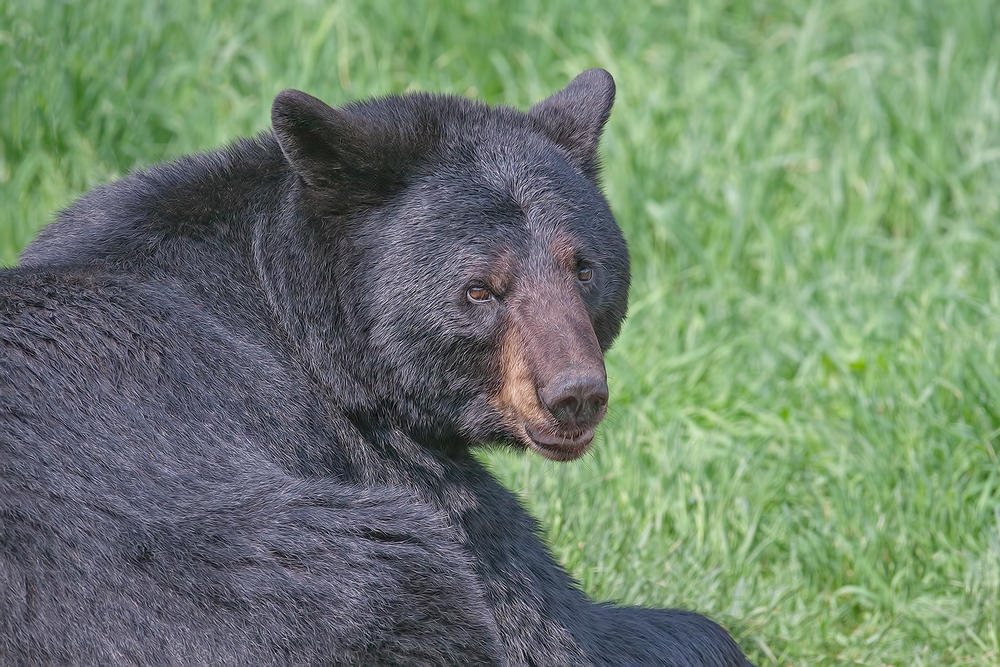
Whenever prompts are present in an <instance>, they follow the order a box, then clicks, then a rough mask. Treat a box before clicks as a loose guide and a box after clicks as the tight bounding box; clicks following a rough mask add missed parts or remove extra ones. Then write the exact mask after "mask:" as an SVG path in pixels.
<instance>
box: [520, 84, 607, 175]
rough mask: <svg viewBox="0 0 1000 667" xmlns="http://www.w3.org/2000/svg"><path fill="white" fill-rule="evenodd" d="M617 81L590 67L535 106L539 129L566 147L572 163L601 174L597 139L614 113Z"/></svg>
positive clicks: (534, 117) (533, 115)
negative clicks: (612, 110) (612, 107)
mask: <svg viewBox="0 0 1000 667" xmlns="http://www.w3.org/2000/svg"><path fill="white" fill-rule="evenodd" d="M614 101H615V80H614V79H613V78H611V75H610V74H609V73H608V72H606V71H605V70H603V69H588V70H587V71H586V72H584V73H583V74H580V75H579V76H577V77H576V78H575V79H573V80H572V81H570V83H569V85H568V86H566V87H565V88H563V89H562V90H560V91H559V92H557V93H554V94H553V95H551V96H549V97H548V98H546V99H544V100H542V101H541V102H539V103H538V104H536V105H535V106H533V107H531V110H530V111H529V112H528V118H529V119H530V120H531V122H532V125H533V126H534V128H535V129H536V130H538V131H539V132H541V133H542V134H544V135H545V136H546V137H548V138H549V139H551V140H552V141H553V142H555V143H556V144H557V145H558V146H560V147H562V148H563V150H565V151H566V153H567V155H568V156H569V159H570V162H572V163H573V165H574V166H576V167H577V168H579V169H580V170H581V171H583V172H584V173H585V174H587V175H588V176H590V177H591V178H595V177H596V176H597V164H598V162H597V142H598V140H599V139H600V138H601V130H602V129H603V128H604V124H605V123H606V122H607V121H608V117H609V116H610V115H611V105H612V104H614Z"/></svg>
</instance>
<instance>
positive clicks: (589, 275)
mask: <svg viewBox="0 0 1000 667" xmlns="http://www.w3.org/2000/svg"><path fill="white" fill-rule="evenodd" d="M576 277H577V279H579V281H580V282H581V283H589V282H590V281H591V280H592V279H593V277H594V270H593V269H592V268H590V267H589V266H581V267H580V269H579V270H578V271H577V272H576Z"/></svg>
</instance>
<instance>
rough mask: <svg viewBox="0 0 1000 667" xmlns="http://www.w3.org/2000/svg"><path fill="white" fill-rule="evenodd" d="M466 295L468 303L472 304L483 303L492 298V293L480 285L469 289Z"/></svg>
mask: <svg viewBox="0 0 1000 667" xmlns="http://www.w3.org/2000/svg"><path fill="white" fill-rule="evenodd" d="M466 295H467V296H468V297H469V301H472V302H473V303H483V302H485V301H489V300H490V299H492V298H493V293H492V292H490V291H489V290H488V289H486V288H485V287H483V286H482V285H475V286H473V287H470V288H469V291H468V292H466Z"/></svg>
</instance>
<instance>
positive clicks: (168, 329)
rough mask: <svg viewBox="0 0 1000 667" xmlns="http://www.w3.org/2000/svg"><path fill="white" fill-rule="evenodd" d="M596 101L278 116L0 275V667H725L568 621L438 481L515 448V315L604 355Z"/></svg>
mask: <svg viewBox="0 0 1000 667" xmlns="http://www.w3.org/2000/svg"><path fill="white" fill-rule="evenodd" d="M613 95H614V84H613V82H612V81H611V78H610V76H608V75H607V73H605V72H601V71H590V72H587V73H584V74H583V75H581V77H579V78H578V79H576V80H575V81H574V82H573V83H572V84H571V85H570V86H569V87H568V88H567V89H565V90H564V91H560V92H559V93H557V94H556V95H554V96H552V97H551V98H549V99H548V100H546V101H543V102H542V103H540V104H539V105H538V106H536V107H535V108H534V109H532V111H531V112H530V113H528V114H523V113H520V112H517V111H514V110H512V109H508V108H503V107H500V108H493V109H491V108H488V107H486V106H484V105H481V104H478V103H475V102H471V101H468V100H464V99H460V98H455V97H443V96H430V95H408V96H400V97H388V98H385V99H380V100H372V101H367V102H362V103H357V104H352V105H348V106H347V107H345V108H343V109H339V110H335V109H331V108H329V107H327V106H326V105H324V104H322V103H321V102H319V101H318V100H315V99H313V98H310V97H309V96H307V95H304V94H303V93H299V92H295V91H286V92H285V93H282V94H281V95H279V96H278V98H277V99H276V100H275V103H274V107H273V122H274V132H273V133H270V132H269V133H265V134H262V135H261V136H259V137H257V138H256V139H254V140H246V141H242V142H240V143H238V144H236V145H235V146H232V147H230V148H229V149H226V150H223V151H219V152H214V153H209V154H205V155H198V156H194V157H189V158H184V159H181V160H178V161H176V162H173V163H169V164H164V165H160V166H157V167H154V168H152V169H150V170H148V171H142V172H137V173H134V174H132V175H130V176H128V177H126V178H124V179H122V180H121V181H119V182H117V183H114V184H112V185H109V186H105V187H102V188H98V189H96V190H94V191H92V192H90V193H89V194H87V195H85V196H84V197H83V198H82V199H80V200H79V201H78V202H77V203H76V204H74V205H73V206H72V207H71V208H70V209H68V210H67V211H65V212H63V213H62V214H61V215H60V217H59V220H58V221H57V222H55V223H53V224H52V225H50V226H48V227H47V228H46V229H44V230H43V231H42V233H41V234H40V236H39V238H38V239H37V240H36V241H35V242H34V243H33V244H32V245H31V246H29V247H28V248H27V249H26V250H25V251H24V253H23V255H22V261H21V266H20V267H18V268H15V269H10V270H6V271H3V272H0V370H2V375H0V475H2V476H0V662H3V663H4V664H53V663H60V664H117V663H126V664H185V665H191V664H233V665H248V664H289V665H291V664H295V665H298V664H371V663H391V664H406V663H423V664H448V663H454V664H462V663H469V664H482V663H494V664H511V665H521V664H535V665H549V664H586V663H597V664H601V663H612V664H629V663H632V664H671V665H744V664H746V663H745V658H744V657H743V654H742V653H741V651H740V650H739V648H738V647H737V646H736V644H735V643H734V642H733V641H732V639H731V638H730V637H729V635H728V634H727V633H726V632H725V631H724V630H723V629H722V628H720V627H719V626H718V625H716V624H714V623H712V622H711V621H709V620H707V619H705V618H704V617H702V616H699V615H697V614H693V613H689V612H681V611H670V610H650V609H639V608H617V607H614V606H611V605H599V604H594V603H593V602H591V601H589V600H588V599H587V598H586V597H585V596H584V595H583V594H581V593H580V592H579V590H578V589H577V587H576V584H575V583H574V582H573V581H572V580H571V579H570V577H569V576H568V575H567V574H566V573H565V572H563V570H562V569H561V568H560V567H559V566H558V564H557V563H556V562H555V561H554V560H553V559H552V557H551V555H550V554H549V552H548V550H547V549H546V547H545V545H544V544H543V543H542V541H541V540H540V539H539V537H538V526H537V525H536V523H535V522H534V520H533V519H532V518H531V517H530V516H528V514H527V513H526V512H525V511H524V510H523V509H522V508H521V507H520V505H519V503H518V502H517V500H516V498H515V497H514V496H513V495H512V494H511V493H510V492H509V491H507V490H506V489H504V488H503V487H502V486H500V485H499V484H498V483H497V482H496V481H495V480H494V479H493V478H492V477H491V476H490V475H489V474H488V472H487V471H486V470H485V469H484V468H483V467H482V466H480V465H479V464H478V463H477V462H476V461H475V460H474V459H473V458H472V457H471V456H470V454H469V447H470V446H473V445H478V444H483V443H507V444H510V445H513V446H517V447H522V446H525V442H524V438H523V435H522V434H520V433H519V432H516V431H515V430H512V428H511V427H510V426H509V420H510V415H509V414H506V413H503V410H502V406H500V407H498V403H497V399H496V396H497V395H498V392H499V391H500V384H501V382H502V377H501V376H502V374H503V372H504V368H505V367H504V359H503V356H502V352H501V350H500V345H501V343H500V341H501V340H502V339H503V336H504V333H505V331H506V330H507V327H508V326H509V322H510V321H511V319H510V318H511V317H512V316H513V315H512V311H514V310H516V309H517V308H518V307H519V304H522V303H528V302H530V300H531V299H533V298H535V295H536V294H538V293H541V292H545V293H551V294H557V295H558V294H563V293H565V294H570V293H569V292H566V290H570V289H572V290H575V291H573V292H572V294H571V296H572V299H575V300H576V301H574V303H576V302H579V303H581V304H583V305H582V306H581V307H582V308H585V309H586V317H587V318H589V321H590V323H591V325H592V327H593V334H591V335H596V337H597V340H598V342H599V345H600V348H601V349H607V348H608V346H610V344H611V342H612V341H613V339H614V337H615V336H616V335H617V333H618V330H619V328H620V326H621V321H622V318H623V317H624V314H625V307H626V294H627V289H628V254H627V251H626V249H625V245H624V241H623V240H622V238H621V234H620V232H619V231H618V228H617V226H616V225H615V223H614V220H613V218H612V217H611V213H610V211H609V210H608V207H607V204H606V203H605V201H604V199H603V197H602V196H601V194H600V192H599V191H598V189H597V187H596V183H595V178H596V173H597V160H596V144H597V139H598V137H599V134H600V130H601V127H602V126H603V124H604V122H605V121H606V119H607V117H608V113H609V112H610V108H611V101H612V99H613ZM566 242H570V243H571V244H572V246H573V249H574V252H575V253H576V255H578V256H580V257H581V258H583V259H584V260H585V261H586V262H587V263H588V265H589V266H593V267H594V279H593V280H592V281H590V282H589V283H588V284H587V285H586V286H584V287H574V285H576V283H573V282H572V280H571V279H570V278H565V277H560V276H561V275H562V274H560V273H559V272H558V271H557V270H556V268H554V267H555V265H554V264H553V260H552V259H551V253H550V249H551V247H555V246H557V245H558V244H559V243H563V244H564V245H565V243H566ZM581 261H582V260H581ZM477 281H479V282H486V283H488V285H487V286H488V287H489V288H490V290H491V292H492V293H493V294H494V295H495V297H494V298H492V299H491V300H489V301H488V302H485V303H482V304H480V303H473V302H471V301H470V300H469V299H468V298H467V294H466V292H467V290H468V288H469V286H470V284H472V283H475V282H477ZM560 290H562V291H560ZM572 299H571V300H572ZM537 333H538V335H539V336H542V337H543V338H544V336H546V335H558V334H559V332H545V331H539V332H537ZM528 444H529V445H530V443H528Z"/></svg>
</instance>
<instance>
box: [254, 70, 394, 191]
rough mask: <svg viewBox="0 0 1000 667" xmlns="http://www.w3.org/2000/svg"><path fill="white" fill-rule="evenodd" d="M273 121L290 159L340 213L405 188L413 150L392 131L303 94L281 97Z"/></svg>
mask: <svg viewBox="0 0 1000 667" xmlns="http://www.w3.org/2000/svg"><path fill="white" fill-rule="evenodd" d="M271 123H272V125H273V127H274V136H275V137H276V138H277V140H278V145H279V146H280V147H281V152H282V153H284V155H285V159H287V160H288V162H289V164H291V166H292V168H293V169H294V170H295V171H296V172H297V173H298V175H299V176H300V177H301V178H302V180H303V181H304V182H305V183H306V185H307V186H309V188H310V189H311V190H313V191H314V192H315V193H316V194H319V195H321V196H322V197H323V199H324V200H325V201H326V202H327V203H328V205H330V206H331V207H333V208H335V209H340V210H348V209H351V208H354V207H356V206H363V205H374V204H378V203H381V202H382V201H384V200H385V199H386V198H387V197H389V196H390V195H392V194H393V193H394V192H396V191H397V190H399V189H401V188H402V187H403V186H404V185H405V180H406V176H407V172H408V169H409V167H410V164H411V161H412V160H411V158H412V150H410V148H412V147H407V146H406V145H404V144H402V143H400V141H399V137H397V136H395V134H396V133H393V132H391V131H390V130H389V128H385V127H382V126H381V125H379V124H377V123H375V122H373V121H370V120H368V119H366V118H362V117H360V116H358V115H356V114H352V113H350V112H348V111H344V110H342V109H334V108H333V107H331V106H329V105H328V104H325V103H324V102H322V101H320V100H318V99H316V98H315V97H313V96H312V95H307V94H306V93H303V92H301V91H298V90H284V91H282V92H280V93H278V96H277V97H275V98H274V104H273V105H271Z"/></svg>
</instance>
